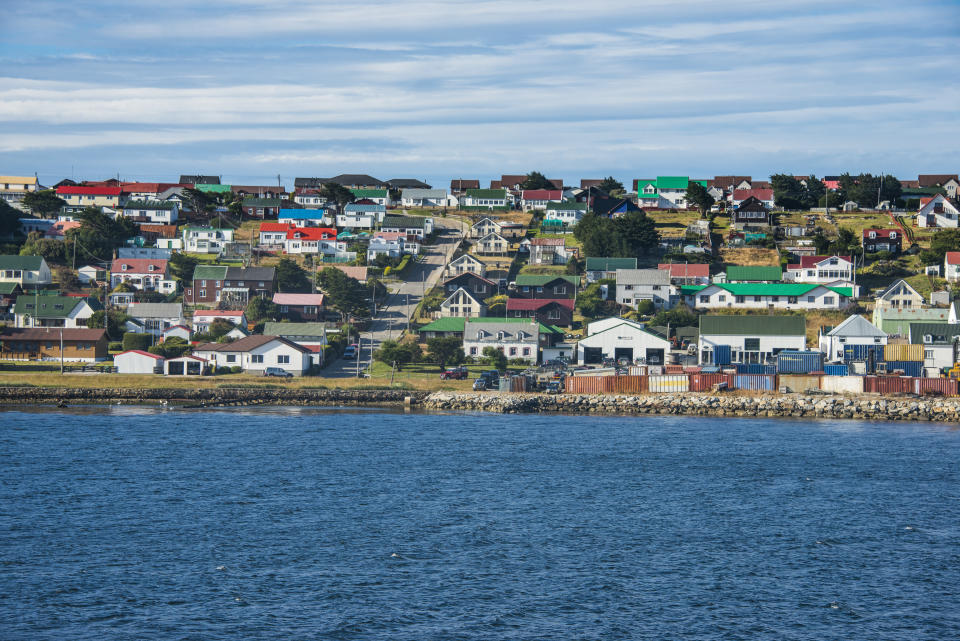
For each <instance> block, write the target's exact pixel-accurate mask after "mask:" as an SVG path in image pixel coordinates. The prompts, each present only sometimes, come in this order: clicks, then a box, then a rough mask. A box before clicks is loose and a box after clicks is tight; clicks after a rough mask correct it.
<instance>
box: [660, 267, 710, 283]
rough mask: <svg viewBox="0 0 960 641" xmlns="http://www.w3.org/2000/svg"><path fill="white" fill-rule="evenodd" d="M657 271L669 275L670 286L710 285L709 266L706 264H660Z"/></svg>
mask: <svg viewBox="0 0 960 641" xmlns="http://www.w3.org/2000/svg"><path fill="white" fill-rule="evenodd" d="M657 269H659V270H660V271H665V272H667V273H668V274H670V284H671V285H676V286H680V285H709V284H710V265H708V264H706V263H660V264H659V265H657Z"/></svg>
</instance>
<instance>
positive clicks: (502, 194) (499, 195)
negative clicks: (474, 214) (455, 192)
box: [461, 189, 513, 209]
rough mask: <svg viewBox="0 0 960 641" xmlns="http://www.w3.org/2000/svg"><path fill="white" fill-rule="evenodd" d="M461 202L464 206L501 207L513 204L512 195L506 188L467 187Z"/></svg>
mask: <svg viewBox="0 0 960 641" xmlns="http://www.w3.org/2000/svg"><path fill="white" fill-rule="evenodd" d="M461 202H462V203H463V206H464V207H474V208H479V209H501V208H507V207H510V206H512V205H513V196H512V195H510V193H509V192H508V191H507V190H506V189H468V190H467V193H466V195H464V197H463V199H462V201H461Z"/></svg>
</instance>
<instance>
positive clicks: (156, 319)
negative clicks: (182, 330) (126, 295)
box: [127, 303, 184, 336]
mask: <svg viewBox="0 0 960 641" xmlns="http://www.w3.org/2000/svg"><path fill="white" fill-rule="evenodd" d="M127 316H129V317H130V318H132V319H134V320H136V321H138V322H139V323H140V324H141V325H142V326H143V331H144V332H145V333H147V334H152V335H153V336H162V335H163V332H164V331H165V330H167V329H169V328H171V327H176V326H179V325H182V324H183V323H184V318H183V304H181V303H131V304H130V305H128V306H127Z"/></svg>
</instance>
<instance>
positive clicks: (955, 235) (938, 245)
mask: <svg viewBox="0 0 960 641" xmlns="http://www.w3.org/2000/svg"><path fill="white" fill-rule="evenodd" d="M952 251H960V229H941V230H940V231H938V232H936V233H935V234H934V235H933V238H931V239H930V249H926V250H924V251H922V252H920V261H921V262H922V263H923V264H925V265H942V264H943V259H944V257H945V255H946V253H947V252H952Z"/></svg>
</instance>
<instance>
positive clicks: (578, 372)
mask: <svg viewBox="0 0 960 641" xmlns="http://www.w3.org/2000/svg"><path fill="white" fill-rule="evenodd" d="M616 373H617V370H616V368H614V367H603V368H597V369H575V370H573V375H574V376H588V377H593V376H615V375H616Z"/></svg>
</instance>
